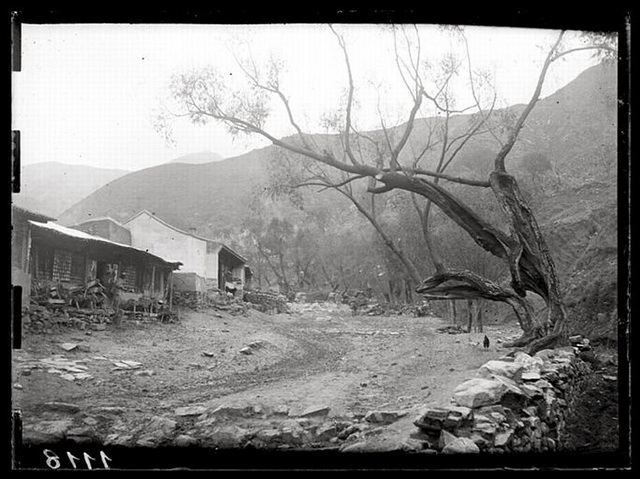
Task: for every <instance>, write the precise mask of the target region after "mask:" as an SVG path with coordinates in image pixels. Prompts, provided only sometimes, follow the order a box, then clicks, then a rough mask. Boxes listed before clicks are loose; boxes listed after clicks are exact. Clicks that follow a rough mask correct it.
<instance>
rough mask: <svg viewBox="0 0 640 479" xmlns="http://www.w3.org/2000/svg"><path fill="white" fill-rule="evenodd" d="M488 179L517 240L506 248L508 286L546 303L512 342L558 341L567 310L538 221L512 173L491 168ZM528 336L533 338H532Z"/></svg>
mask: <svg viewBox="0 0 640 479" xmlns="http://www.w3.org/2000/svg"><path fill="white" fill-rule="evenodd" d="M489 182H490V184H491V188H492V189H493V192H494V194H495V196H496V199H497V200H498V203H499V205H500V207H501V208H502V211H503V212H504V213H505V215H506V216H507V218H508V219H509V223H510V226H511V237H512V240H513V241H517V243H518V244H519V246H518V247H517V248H515V249H511V250H510V254H509V259H508V261H509V268H510V270H511V272H512V273H511V277H512V287H513V289H514V291H516V292H517V293H518V294H519V295H520V296H522V297H524V296H525V295H526V292H527V291H531V292H534V293H536V294H538V295H539V296H540V297H542V298H543V299H544V301H545V303H546V304H547V311H548V314H547V317H546V318H545V319H544V320H542V321H536V322H535V324H534V326H533V328H532V329H525V330H524V335H523V338H521V339H522V340H521V341H517V342H516V343H515V344H522V343H525V344H527V343H530V344H529V351H530V352H535V351H537V350H539V349H542V348H544V347H549V346H551V345H555V344H559V343H562V342H563V341H564V340H566V336H567V332H566V320H567V312H566V308H565V306H564V301H563V298H562V294H561V292H560V287H559V282H558V278H557V275H556V269H555V264H554V262H553V259H552V258H551V255H550V254H549V249H548V247H547V243H546V241H545V240H544V237H543V235H542V232H541V231H540V227H539V226H538V222H537V221H536V218H535V216H534V215H533V213H532V211H531V209H530V208H529V206H528V204H527V202H526V201H525V199H524V197H523V195H522V193H521V191H520V189H519V187H518V183H517V182H516V180H515V178H513V176H511V175H508V174H507V173H505V172H503V171H494V172H493V173H491V175H490V176H489ZM531 338H534V340H533V342H532V341H531ZM522 345H524V344H522Z"/></svg>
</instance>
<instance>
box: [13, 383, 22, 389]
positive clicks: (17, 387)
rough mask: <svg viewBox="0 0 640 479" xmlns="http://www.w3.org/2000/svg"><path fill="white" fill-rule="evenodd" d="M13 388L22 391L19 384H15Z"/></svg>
mask: <svg viewBox="0 0 640 479" xmlns="http://www.w3.org/2000/svg"><path fill="white" fill-rule="evenodd" d="M13 388H14V389H17V390H21V389H22V384H19V383H13Z"/></svg>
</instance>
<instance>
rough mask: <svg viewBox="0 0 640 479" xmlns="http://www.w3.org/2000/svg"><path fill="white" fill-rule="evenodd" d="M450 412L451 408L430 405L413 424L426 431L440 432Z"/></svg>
mask: <svg viewBox="0 0 640 479" xmlns="http://www.w3.org/2000/svg"><path fill="white" fill-rule="evenodd" d="M449 413H450V410H449V409H445V408H441V407H430V408H427V409H424V410H422V411H421V412H420V414H419V415H418V417H417V418H416V419H415V420H414V421H413V424H414V425H415V426H417V427H419V428H420V429H423V430H425V431H430V432H438V431H440V430H441V429H442V428H443V426H444V422H445V421H446V419H447V418H448V417H449Z"/></svg>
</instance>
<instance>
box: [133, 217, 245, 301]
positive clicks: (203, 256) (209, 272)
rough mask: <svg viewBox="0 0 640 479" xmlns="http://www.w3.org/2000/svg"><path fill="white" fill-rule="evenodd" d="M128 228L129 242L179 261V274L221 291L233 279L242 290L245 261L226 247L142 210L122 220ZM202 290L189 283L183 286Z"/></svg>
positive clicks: (207, 287) (201, 287) (205, 286)
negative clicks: (187, 285) (199, 280)
mask: <svg viewBox="0 0 640 479" xmlns="http://www.w3.org/2000/svg"><path fill="white" fill-rule="evenodd" d="M124 226H126V227H127V228H128V229H129V231H131V245H132V246H134V247H136V248H140V249H144V250H147V251H149V252H150V253H153V254H156V255H158V256H162V257H164V258H174V259H175V260H176V261H180V262H181V263H182V267H181V268H180V274H179V275H176V277H179V276H183V277H185V276H188V275H190V274H191V275H196V276H197V277H198V278H202V279H203V280H204V281H203V283H204V288H206V289H216V288H219V289H221V290H224V288H225V282H227V281H229V280H233V281H235V282H236V284H237V287H239V288H240V289H242V286H243V285H244V283H245V280H246V278H245V266H246V263H247V260H246V259H245V258H244V257H242V256H241V255H240V254H238V253H237V252H235V251H233V250H232V249H231V248H229V247H228V246H226V245H224V244H222V243H219V242H217V241H214V240H211V239H209V238H204V237H202V236H199V235H196V234H195V233H192V232H188V231H184V230H181V229H179V228H177V227H175V226H173V225H171V224H170V223H167V222H166V221H164V220H162V219H160V218H158V217H157V216H156V215H155V214H153V213H151V212H149V211H147V210H142V211H140V212H139V213H137V214H135V215H134V216H133V217H131V218H129V219H128V220H127V221H126V222H125V223H124ZM194 288H195V289H203V286H200V287H198V286H197V285H195V286H194V285H193V284H192V285H191V286H190V287H189V288H187V289H194Z"/></svg>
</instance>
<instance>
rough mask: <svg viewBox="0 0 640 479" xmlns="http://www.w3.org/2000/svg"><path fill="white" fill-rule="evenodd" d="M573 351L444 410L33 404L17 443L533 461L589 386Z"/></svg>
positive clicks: (495, 377)
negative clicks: (135, 413)
mask: <svg viewBox="0 0 640 479" xmlns="http://www.w3.org/2000/svg"><path fill="white" fill-rule="evenodd" d="M585 349H588V346H587V345H586V340H585V341H584V342H578V343H577V347H567V348H561V349H554V350H544V351H540V352H539V353H537V354H536V355H535V356H529V355H527V354H525V353H523V352H515V353H510V354H509V355H507V356H503V357H501V358H500V359H498V360H491V361H488V362H487V363H485V364H484V365H483V366H481V367H480V368H479V370H478V371H477V373H476V375H475V377H474V378H472V379H469V380H467V381H465V382H464V383H462V384H460V385H459V386H458V387H457V388H456V389H455V392H454V395H453V398H452V400H451V404H449V405H438V406H427V405H424V406H419V407H413V408H411V409H406V410H371V411H369V412H367V413H366V414H347V415H346V416H340V417H338V416H334V415H333V414H332V411H331V408H330V406H329V405H323V404H319V405H316V406H312V407H306V408H304V409H302V408H300V409H299V410H298V408H296V407H289V406H287V405H263V404H258V403H256V404H211V403H207V404H190V405H185V406H182V407H177V408H175V409H171V410H166V411H163V412H162V413H160V414H158V415H156V416H153V417H146V418H142V417H140V418H138V419H136V420H134V421H133V422H132V418H129V417H128V414H129V412H128V411H127V410H125V409H124V408H120V407H96V408H92V409H91V410H80V408H79V407H77V406H75V405H73V404H64V403H48V404H44V405H42V406H43V407H42V408H41V412H42V415H41V416H40V417H39V418H38V420H37V421H35V422H32V423H29V422H28V423H26V424H25V425H24V429H23V431H24V439H25V442H26V443H31V444H38V443H46V442H57V441H61V440H65V441H71V442H74V443H78V444H87V443H93V444H103V445H105V446H107V445H113V446H126V447H146V448H155V447H164V446H171V447H205V448H218V449H237V448H246V447H252V448H256V449H278V450H280V449H283V450H305V449H307V450H309V449H315V448H323V449H327V448H329V449H334V450H339V451H343V452H344V453H349V452H377V451H405V452H412V453H430V454H439V453H445V454H446V453H480V452H483V453H484V452H488V453H491V452H503V453H509V452H538V451H539V452H543V451H560V450H565V449H568V448H570V446H571V445H570V444H569V443H568V441H567V440H566V434H565V421H567V418H568V417H569V416H570V414H571V407H572V403H573V401H574V400H576V398H578V397H579V396H580V395H581V394H582V392H583V391H584V390H585V389H587V388H588V387H589V385H590V381H591V380H592V378H593V373H592V370H591V367H590V366H589V364H588V363H586V362H584V361H582V360H581V359H580V356H581V350H585Z"/></svg>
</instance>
